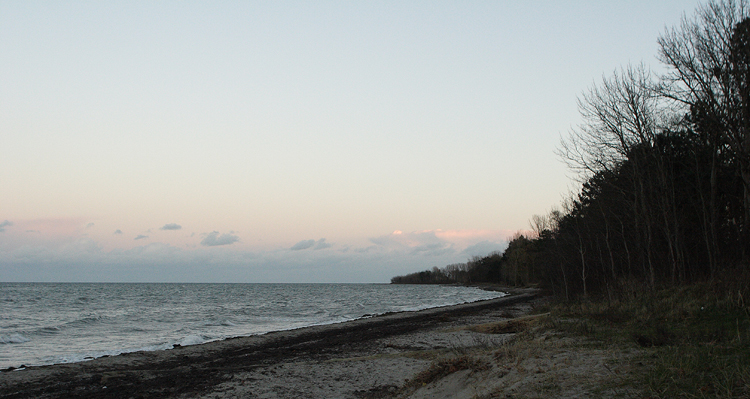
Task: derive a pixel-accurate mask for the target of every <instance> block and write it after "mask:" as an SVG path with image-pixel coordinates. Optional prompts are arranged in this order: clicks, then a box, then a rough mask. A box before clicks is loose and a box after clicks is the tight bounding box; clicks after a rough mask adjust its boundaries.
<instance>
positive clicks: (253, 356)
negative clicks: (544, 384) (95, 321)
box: [0, 290, 537, 398]
mask: <svg viewBox="0 0 750 399" xmlns="http://www.w3.org/2000/svg"><path fill="white" fill-rule="evenodd" d="M504 291H505V292H508V293H509V295H506V296H503V297H500V298H495V299H489V300H484V301H477V302H470V303H464V304H459V305H451V306H444V307H437V308H429V309H424V310H420V311H413V312H398V313H386V314H383V315H378V316H372V317H366V318H360V319H356V320H351V321H346V322H342V323H336V324H325V325H317V326H310V327H302V328H298V329H293V330H284V331H274V332H269V333H266V334H263V335H254V336H245V337H236V338H227V339H224V340H221V341H213V342H208V343H204V344H199V345H191V346H183V347H175V348H174V349H170V350H161V351H149V352H129V353H123V354H120V355H117V356H111V357H102V358H97V359H93V360H90V361H86V362H80V363H64V364H54V365H47V366H33V367H27V368H25V369H22V370H15V371H11V372H3V373H0V398H26V397H40V398H57V397H69V396H77V397H87V398H105V397H182V396H186V395H187V396H189V397H195V396H196V395H198V394H199V393H205V392H211V391H212V390H215V389H216V387H219V386H221V385H222V384H225V383H227V382H228V381H231V380H232V379H233V378H234V377H235V376H236V375H237V374H239V373H247V372H252V371H253V370H259V369H264V368H269V367H274V366H278V365H280V364H290V363H298V362H300V361H302V362H313V363H319V362H322V361H327V360H330V359H331V358H332V357H334V356H341V355H342V354H345V355H352V354H363V353H370V352H373V351H375V352H379V351H380V352H382V351H384V350H385V351H386V352H388V351H391V350H393V347H390V348H389V347H388V346H387V345H386V346H384V345H383V342H382V341H383V340H384V339H389V338H394V337H395V338H398V337H406V336H408V335H409V334H412V333H417V332H420V331H427V330H433V329H436V328H445V327H448V326H449V325H453V324H455V323H463V324H466V322H465V321H463V322H461V321H458V320H453V319H466V318H471V316H473V315H478V314H481V313H486V312H487V311H492V310H497V309H502V308H505V307H508V306H511V305H514V304H518V303H524V302H528V301H531V300H532V299H534V298H536V297H537V294H536V292H534V291H533V290H525V291H526V292H523V290H521V291H519V290H504ZM509 291H515V293H513V292H509ZM495 317H497V316H495ZM407 346H408V345H407ZM349 357H352V356H349ZM187 396H186V397H187ZM219 397H221V396H219ZM227 397H231V396H227ZM248 397H254V396H248ZM268 397H284V396H278V395H277V396H268ZM290 397H294V396H290ZM303 397H305V396H304V395H303ZM307 397H315V396H307ZM352 397H354V396H352Z"/></svg>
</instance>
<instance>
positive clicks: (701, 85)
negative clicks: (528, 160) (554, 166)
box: [391, 1, 750, 299]
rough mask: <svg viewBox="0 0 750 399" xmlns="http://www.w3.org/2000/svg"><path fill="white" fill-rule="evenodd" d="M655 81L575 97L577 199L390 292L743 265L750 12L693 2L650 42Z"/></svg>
mask: <svg viewBox="0 0 750 399" xmlns="http://www.w3.org/2000/svg"><path fill="white" fill-rule="evenodd" d="M657 42H658V45H659V53H658V56H657V58H658V60H659V61H660V62H661V63H662V66H663V67H664V68H662V69H661V70H664V71H665V72H663V73H659V74H656V73H653V72H651V70H650V68H648V67H647V66H645V65H643V64H639V65H628V66H624V67H622V68H620V69H619V70H617V71H615V72H614V73H613V74H611V75H610V76H606V77H604V78H602V80H601V81H600V82H599V83H598V84H596V85H595V86H593V87H592V88H590V89H589V90H588V91H586V92H585V93H583V94H582V95H581V96H580V97H579V98H578V107H579V110H580V114H581V117H582V122H581V124H580V125H578V127H576V128H574V129H572V130H571V131H570V132H568V133H567V134H566V135H564V137H562V138H561V141H560V145H559V147H558V155H559V157H560V158H561V159H562V160H563V161H564V162H566V164H567V165H568V167H569V168H570V169H571V170H572V171H574V172H575V175H576V176H577V182H578V183H579V184H580V185H579V187H580V191H579V192H577V193H571V194H569V195H568V196H567V197H566V198H567V199H565V200H563V201H562V203H561V204H559V205H558V206H556V207H553V208H552V210H550V211H549V212H548V213H547V214H545V215H534V216H533V217H531V221H530V224H531V230H530V231H529V232H526V233H524V234H521V233H518V234H516V235H515V236H514V237H513V238H512V239H510V240H509V243H508V247H507V249H506V250H505V251H504V252H503V253H492V254H489V255H487V256H485V257H474V258H472V259H470V260H469V261H468V262H467V263H463V264H454V265H448V266H445V267H443V268H438V267H435V268H433V269H432V270H426V271H423V272H418V273H412V274H408V275H405V276H397V277H394V278H393V279H392V280H391V282H392V283H463V284H472V283H480V282H493V283H503V284H508V285H538V286H540V287H543V288H545V289H547V290H549V291H550V292H551V293H553V294H555V295H556V296H558V297H560V298H565V299H573V298H579V297H587V296H589V295H593V294H596V295H604V296H606V295H607V294H611V293H612V292H615V291H617V290H620V289H622V287H625V286H628V285H639V286H645V287H648V288H650V289H655V288H659V287H665V286H670V285H681V284H689V283H693V282H699V281H708V280H711V279H720V278H724V279H727V278H729V279H744V280H745V281H750V279H748V274H750V273H748V272H749V269H750V266H749V265H750V7H749V6H748V4H746V2H744V1H717V2H711V3H708V4H706V5H702V6H699V8H698V9H697V10H696V11H695V13H694V14H693V15H686V16H685V17H684V18H683V20H682V23H681V24H679V25H678V26H675V27H672V28H669V29H666V30H665V32H664V33H663V34H662V35H661V36H660V37H659V38H658V40H657Z"/></svg>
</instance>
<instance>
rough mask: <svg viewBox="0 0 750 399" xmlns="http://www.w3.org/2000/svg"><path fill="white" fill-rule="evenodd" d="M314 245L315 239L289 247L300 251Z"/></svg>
mask: <svg viewBox="0 0 750 399" xmlns="http://www.w3.org/2000/svg"><path fill="white" fill-rule="evenodd" d="M313 245H315V240H304V241H300V242H298V243H296V244H294V245H292V247H291V248H289V249H291V250H292V251H300V250H303V249H308V248H312V246H313Z"/></svg>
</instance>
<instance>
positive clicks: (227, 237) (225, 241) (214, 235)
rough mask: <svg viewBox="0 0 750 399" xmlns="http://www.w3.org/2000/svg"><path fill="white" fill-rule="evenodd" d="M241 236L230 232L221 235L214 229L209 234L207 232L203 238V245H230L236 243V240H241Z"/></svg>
mask: <svg viewBox="0 0 750 399" xmlns="http://www.w3.org/2000/svg"><path fill="white" fill-rule="evenodd" d="M239 240H240V237H238V236H236V235H234V234H230V233H224V234H221V235H219V232H218V231H212V232H210V233H208V234H206V237H204V238H203V240H201V245H203V246H206V247H216V246H219V245H230V244H234V243H235V242H237V241H239Z"/></svg>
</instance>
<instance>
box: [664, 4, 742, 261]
mask: <svg viewBox="0 0 750 399" xmlns="http://www.w3.org/2000/svg"><path fill="white" fill-rule="evenodd" d="M748 18H750V7H749V5H748V2H747V1H745V0H722V1H714V2H711V3H709V4H707V5H705V6H701V7H699V8H698V11H697V13H696V14H695V16H694V17H693V18H687V17H684V18H683V20H682V23H681V25H680V26H679V28H672V29H671V30H668V31H667V32H666V33H665V34H664V35H662V36H661V37H660V38H659V40H658V42H659V46H660V60H661V61H662V62H663V63H664V64H666V65H667V66H668V67H669V68H670V71H669V72H668V73H667V74H665V75H664V76H663V77H662V80H663V84H662V85H661V88H660V91H661V93H662V94H663V95H664V96H665V97H667V98H670V99H671V100H673V101H674V102H675V104H676V105H678V106H682V107H684V108H686V109H688V110H689V111H690V114H691V116H692V117H693V120H694V121H695V122H697V124H696V125H695V128H696V130H697V133H698V134H701V135H703V136H704V137H705V138H707V140H708V141H709V143H710V144H711V145H712V147H713V148H714V151H715V152H716V153H717V154H718V153H720V152H722V151H729V152H731V154H732V157H731V158H732V161H733V162H734V163H735V167H736V169H737V172H738V174H739V176H740V177H741V180H742V184H743V208H744V209H743V212H742V219H743V220H742V223H741V226H742V231H741V236H742V237H743V238H742V243H741V248H742V249H743V254H742V255H743V258H744V259H745V260H748V258H749V257H750V253H748V250H747V248H750V44H749V43H750V22H749V20H748ZM706 129H709V130H708V131H707V130H706ZM718 166H719V165H718V164H717V163H715V162H714V163H712V168H717V167H718ZM714 171H715V170H713V169H712V173H713V172H714ZM714 189H716V187H715V186H714V187H713V188H712V193H711V195H712V196H715V195H716V193H715V192H714V191H713V190H714ZM712 222H713V223H716V220H712ZM712 228H714V229H715V228H716V226H715V225H713V226H712Z"/></svg>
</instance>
